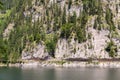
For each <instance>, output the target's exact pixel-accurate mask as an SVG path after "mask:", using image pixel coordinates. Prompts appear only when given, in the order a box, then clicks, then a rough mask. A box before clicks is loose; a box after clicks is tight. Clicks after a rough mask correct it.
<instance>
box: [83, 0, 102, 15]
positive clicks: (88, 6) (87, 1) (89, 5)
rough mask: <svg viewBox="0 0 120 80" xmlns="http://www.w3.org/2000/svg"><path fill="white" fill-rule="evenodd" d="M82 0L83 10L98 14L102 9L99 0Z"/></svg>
mask: <svg viewBox="0 0 120 80" xmlns="http://www.w3.org/2000/svg"><path fill="white" fill-rule="evenodd" d="M82 2H83V8H84V10H85V12H86V13H88V14H90V15H95V14H100V13H101V12H102V11H103V10H102V5H101V1H100V0H82Z"/></svg>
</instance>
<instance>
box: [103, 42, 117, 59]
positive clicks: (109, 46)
mask: <svg viewBox="0 0 120 80" xmlns="http://www.w3.org/2000/svg"><path fill="white" fill-rule="evenodd" d="M105 50H106V51H107V52H108V53H109V56H110V57H115V56H117V51H118V50H117V46H116V45H115V44H114V42H113V41H112V40H111V41H110V42H109V43H108V44H107V47H106V49H105Z"/></svg>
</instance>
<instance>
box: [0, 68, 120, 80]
mask: <svg viewBox="0 0 120 80" xmlns="http://www.w3.org/2000/svg"><path fill="white" fill-rule="evenodd" d="M0 80H120V69H117V68H41V67H37V68H24V69H22V68H7V67H3V68H0Z"/></svg>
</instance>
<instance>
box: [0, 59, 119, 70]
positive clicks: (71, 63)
mask: <svg viewBox="0 0 120 80" xmlns="http://www.w3.org/2000/svg"><path fill="white" fill-rule="evenodd" d="M0 67H21V68H32V67H66V68H67V67H68V68H69V67H74V68H77V67H99V68H120V58H112V59H111V58H109V59H91V58H88V59H84V58H67V59H48V60H22V61H20V63H18V62H16V63H8V64H7V63H6V64H5V63H0Z"/></svg>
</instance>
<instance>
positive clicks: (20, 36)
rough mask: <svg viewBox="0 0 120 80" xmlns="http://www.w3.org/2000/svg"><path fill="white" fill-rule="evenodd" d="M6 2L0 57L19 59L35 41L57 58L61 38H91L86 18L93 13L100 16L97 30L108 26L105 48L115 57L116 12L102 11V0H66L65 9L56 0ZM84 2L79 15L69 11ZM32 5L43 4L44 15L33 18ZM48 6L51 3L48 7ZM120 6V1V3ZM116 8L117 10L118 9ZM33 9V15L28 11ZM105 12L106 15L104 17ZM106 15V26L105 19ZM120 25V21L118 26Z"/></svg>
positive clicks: (0, 24) (1, 20) (0, 17)
mask: <svg viewBox="0 0 120 80" xmlns="http://www.w3.org/2000/svg"><path fill="white" fill-rule="evenodd" d="M0 1H1V2H2V3H3V5H2V9H1V11H0V59H3V60H17V59H19V58H20V57H21V53H22V51H23V50H24V49H25V48H27V49H26V50H28V51H29V50H30V49H31V48H32V47H35V46H36V44H44V45H45V47H46V51H47V52H48V53H49V55H50V56H52V57H55V55H54V52H55V49H56V44H57V41H58V39H60V38H61V39H66V40H68V41H69V40H70V39H71V38H72V37H73V36H74V40H77V41H78V42H79V43H83V42H85V41H87V40H88V39H91V34H89V33H87V29H88V26H86V25H87V21H88V19H89V17H90V16H95V15H96V16H97V18H96V19H95V23H94V29H96V30H101V29H108V30H109V31H110V34H109V36H108V37H109V38H110V42H109V43H108V46H107V47H106V48H105V50H106V51H107V52H108V53H109V55H110V56H111V57H115V56H116V52H117V47H116V45H114V42H113V41H112V38H113V36H112V34H113V32H115V31H116V27H115V26H116V25H115V24H114V22H113V20H112V19H113V14H112V12H111V9H109V7H108V8H107V9H106V11H104V10H103V7H102V1H101V0H74V1H72V0H66V4H67V5H68V6H67V7H66V6H65V5H64V6H63V9H62V8H61V5H59V2H60V1H62V0H57V3H56V2H54V0H53V3H52V4H48V3H49V0H35V4H33V1H34V0H0ZM79 1H82V4H83V10H82V11H80V12H79V14H80V15H77V14H76V12H73V14H72V15H71V14H70V13H68V11H69V9H70V8H71V6H72V5H73V4H74V5H76V6H77V5H80V4H79ZM33 5H38V6H42V7H43V8H44V10H42V11H40V12H43V14H40V13H39V14H38V15H39V16H41V17H40V18H38V19H36V18H34V17H33V15H34V12H36V9H35V8H33ZM48 5H49V6H48ZM119 5H120V4H119ZM116 10H117V9H116ZM26 11H30V14H29V15H27V14H25V12H26ZM104 14H105V17H104ZM103 18H105V20H106V23H107V25H108V26H107V27H106V26H103V24H104V22H103V21H102V19H103ZM9 24H14V26H13V29H12V30H11V32H10V33H9V35H8V36H7V37H6V36H4V35H3V33H4V31H5V29H6V28H7V27H8V25H9ZM118 28H120V24H119V25H118Z"/></svg>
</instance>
